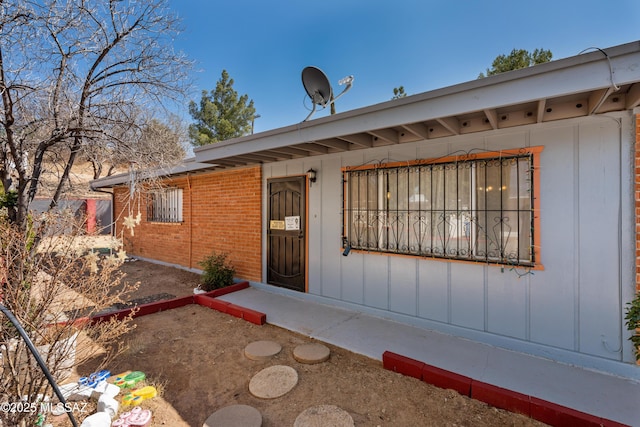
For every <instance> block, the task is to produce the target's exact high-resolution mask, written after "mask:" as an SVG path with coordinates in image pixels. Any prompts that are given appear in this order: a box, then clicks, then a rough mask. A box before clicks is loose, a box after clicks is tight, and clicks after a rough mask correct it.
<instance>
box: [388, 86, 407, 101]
mask: <svg viewBox="0 0 640 427" xmlns="http://www.w3.org/2000/svg"><path fill="white" fill-rule="evenodd" d="M405 96H407V93H406V92H405V91H404V86H399V87H394V88H393V98H391V99H398V98H404V97H405Z"/></svg>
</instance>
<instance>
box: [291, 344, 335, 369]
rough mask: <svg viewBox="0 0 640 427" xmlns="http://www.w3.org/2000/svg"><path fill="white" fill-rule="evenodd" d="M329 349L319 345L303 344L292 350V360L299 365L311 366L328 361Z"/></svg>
mask: <svg viewBox="0 0 640 427" xmlns="http://www.w3.org/2000/svg"><path fill="white" fill-rule="evenodd" d="M330 353H331V352H330V350H329V347H327V346H326V345H323V344H319V343H313V344H303V345H299V346H297V347H296V348H294V349H293V358H294V359H296V360H297V361H298V362H300V363H306V364H308V365H313V364H315V363H322V362H324V361H326V360H328V359H329V354H330Z"/></svg>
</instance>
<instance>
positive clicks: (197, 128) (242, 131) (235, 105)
mask: <svg viewBox="0 0 640 427" xmlns="http://www.w3.org/2000/svg"><path fill="white" fill-rule="evenodd" d="M233 83H234V82H233V79H231V78H229V73H227V71H226V70H222V75H221V76H220V79H219V80H218V82H217V83H216V88H215V90H213V91H211V92H207V91H206V90H205V91H202V98H201V99H200V104H199V105H198V104H196V103H195V102H194V101H191V102H190V103H189V113H190V114H191V117H192V118H193V119H194V120H195V121H196V122H195V123H193V124H191V125H190V126H189V138H190V139H191V144H192V145H193V146H194V147H201V146H203V145H207V144H212V143H215V142H220V141H226V140H228V139H232V138H237V137H240V136H243V135H248V134H250V133H251V131H252V129H251V128H252V122H253V120H254V119H255V118H256V117H257V115H256V109H255V107H254V106H253V100H249V97H248V95H246V94H245V95H242V96H238V92H236V91H235V90H234V89H233Z"/></svg>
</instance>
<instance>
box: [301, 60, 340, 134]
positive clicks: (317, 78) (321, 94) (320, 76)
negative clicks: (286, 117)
mask: <svg viewBox="0 0 640 427" xmlns="http://www.w3.org/2000/svg"><path fill="white" fill-rule="evenodd" d="M352 82H353V76H347V77H345V78H343V79H341V80H340V81H339V82H338V84H340V85H344V84H346V85H347V86H346V87H345V88H344V90H343V91H342V92H340V94H339V95H338V96H336V97H335V98H334V97H333V90H332V89H331V83H329V79H328V78H327V76H326V75H325V74H324V73H323V72H322V70H320V69H319V68H318V67H305V69H304V70H302V85H303V86H304V90H306V91H307V95H309V98H311V102H312V103H313V109H312V110H311V113H309V115H308V116H307V118H305V119H304V120H303V122H306V121H307V120H309V118H310V117H311V116H312V115H313V113H315V111H316V106H317V105H321V106H322V107H323V108H324V107H326V106H327V105H330V104H333V103H334V102H336V100H337V99H338V98H340V97H341V96H342V95H344V94H345V92H347V91H348V90H349V89H351V84H352Z"/></svg>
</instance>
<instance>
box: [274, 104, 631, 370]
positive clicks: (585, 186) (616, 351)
mask: <svg viewBox="0 0 640 427" xmlns="http://www.w3.org/2000/svg"><path fill="white" fill-rule="evenodd" d="M634 141H635V120H634V117H633V116H632V114H631V113H630V112H627V113H620V114H612V115H609V116H606V117H605V116H598V117H586V118H580V119H572V120H564V121H558V122H551V123H545V124H538V125H532V126H526V127H520V128H517V129H516V128H513V129H504V130H496V131H491V132H487V133H483V134H472V135H461V136H457V137H450V138H442V139H437V140H427V141H422V142H416V143H407V144H400V145H391V146H384V147H377V148H371V149H367V150H357V151H353V152H344V153H336V154H328V155H323V156H316V157H311V158H305V159H299V160H289V161H284V162H278V163H272V164H265V165H263V176H264V178H265V182H263V188H265V187H264V186H265V185H266V180H267V179H269V178H271V177H281V176H291V175H301V174H304V173H305V171H307V170H308V169H309V168H314V169H315V170H317V171H318V172H317V182H316V183H313V184H312V186H311V188H310V189H309V192H308V212H307V215H308V259H309V265H308V292H309V294H311V295H314V296H316V297H318V298H319V299H325V300H326V301H327V302H332V303H338V304H340V303H343V304H345V305H349V306H351V307H354V306H355V307H356V308H357V307H360V308H361V309H362V310H363V311H370V312H372V313H378V314H382V315H389V316H392V317H396V318H398V319H399V320H402V321H406V322H409V323H413V324H416V325H418V326H423V327H428V328H430V329H435V330H439V331H442V332H445V333H451V334H454V335H458V336H463V337H468V338H471V339H476V340H479V341H482V342H486V343H488V344H494V345H499V346H504V347H508V348H512V349H514V350H519V351H526V352H529V353H533V354H538V355H542V356H545V355H551V356H552V357H553V358H555V359H558V360H565V361H567V362H569V363H571V362H572V361H575V360H576V359H575V358H574V357H579V358H581V359H580V361H581V362H580V364H582V365H589V363H588V362H585V361H584V360H583V359H585V358H586V359H593V360H602V359H606V360H610V361H619V362H625V363H633V352H632V350H631V347H630V343H629V341H628V340H627V337H628V333H627V331H626V329H625V327H624V303H625V302H626V301H629V300H631V299H632V297H633V293H634V292H635V288H636V284H635V271H636V270H635V269H636V260H635V258H636V257H635V216H634V209H635V204H634V203H635V202H634V164H635V163H634V161H635V154H634V153H635V151H634ZM534 146H543V147H544V150H543V151H542V153H541V154H540V171H539V172H540V189H539V194H540V218H541V222H540V228H541V230H540V240H541V241H540V242H537V244H539V245H540V247H541V248H540V250H541V263H542V265H543V266H544V269H543V270H534V271H531V272H530V273H531V274H529V273H527V272H526V271H525V270H524V269H522V268H519V269H517V270H511V269H510V268H509V267H504V268H503V267H500V266H496V265H487V264H482V263H465V262H449V261H444V260H434V259H428V258H417V257H408V256H401V255H384V254H374V253H366V252H362V251H355V250H352V251H351V253H350V254H349V255H348V256H342V254H341V250H340V249H341V233H342V197H343V187H342V173H341V168H343V167H347V166H358V165H363V164H366V163H390V162H398V161H410V160H416V159H432V158H439V157H443V156H446V155H450V154H452V153H456V154H460V153H461V152H473V151H477V150H479V151H500V150H505V149H515V148H520V147H534ZM263 193H264V191H263ZM263 197H264V196H263ZM264 206H266V201H265V200H263V215H265V214H266V211H265V210H264V209H265V208H264ZM264 240H265V239H263V241H264ZM263 253H265V252H263ZM263 262H264V261H263ZM263 271H264V268H263Z"/></svg>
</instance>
